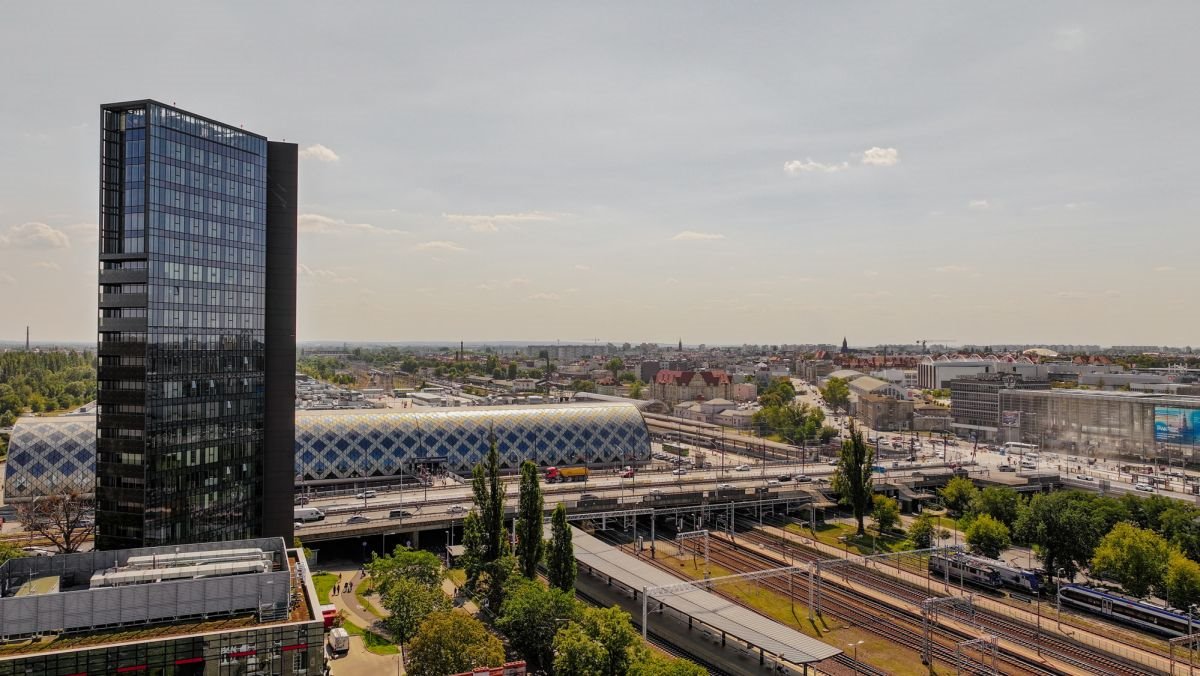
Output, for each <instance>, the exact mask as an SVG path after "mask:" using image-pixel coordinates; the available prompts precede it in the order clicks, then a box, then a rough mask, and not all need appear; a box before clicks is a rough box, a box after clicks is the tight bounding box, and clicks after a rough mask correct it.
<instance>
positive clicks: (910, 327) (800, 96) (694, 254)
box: [0, 3, 1200, 345]
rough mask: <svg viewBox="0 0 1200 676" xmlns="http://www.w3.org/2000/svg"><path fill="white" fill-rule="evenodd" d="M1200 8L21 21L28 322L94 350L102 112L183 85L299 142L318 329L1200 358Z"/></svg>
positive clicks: (390, 11)
mask: <svg viewBox="0 0 1200 676" xmlns="http://www.w3.org/2000/svg"><path fill="white" fill-rule="evenodd" d="M1085 8H1086V10H1087V11H1086V12H1085V11H1083V10H1084V9H1085ZM1197 13H1198V10H1197V8H1195V7H1192V6H1189V5H1176V6H1175V7H1174V8H1173V11H1172V12H1169V13H1167V12H1164V13H1158V14H1150V13H1147V12H1144V11H1139V10H1138V9H1136V8H1123V7H1119V6H1096V5H1058V6H1054V7H1040V6H1036V5H1027V6H1024V7H1021V8H1020V11H1016V12H1014V11H1013V8H1012V7H995V8H991V7H959V6H951V7H949V8H946V7H933V6H930V7H924V8H918V9H914V8H912V7H903V8H889V7H875V8H872V10H871V11H869V12H868V11H865V10H863V9H861V8H858V9H855V8H844V7H791V6H784V5H775V6H772V7H771V8H770V10H764V11H762V12H761V13H754V14H748V13H746V12H741V11H737V10H735V9H725V8H718V7H713V6H707V7H702V8H696V7H694V6H690V5H689V6H687V7H685V6H683V5H676V6H662V7H655V8H645V7H635V6H632V5H631V6H626V7H623V8H620V9H619V10H614V9H613V8H611V7H608V8H602V7H591V8H563V7H556V6H553V5H542V6H540V7H539V8H538V9H536V10H533V11H525V12H512V11H510V10H507V9H505V8H498V7H488V6H480V7H473V8H470V9H455V8H432V9H415V8H392V7H387V6H376V7H374V8H372V10H370V11H359V12H344V11H340V10H336V9H333V8H327V7H323V6H309V7H298V8H297V10H296V11H295V12H292V13H289V15H288V16H277V15H275V13H273V12H270V11H269V10H267V9H263V8H256V7H250V8H237V9H235V6H234V5H222V4H220V3H217V4H214V5H212V6H206V8H205V11H204V12H203V13H197V14H196V15H195V16H192V17H189V19H188V20H189V22H191V23H192V24H193V25H194V28H195V30H194V31H192V33H191V34H192V35H197V36H198V35H205V36H207V37H206V38H205V40H206V43H211V44H209V47H212V49H211V50H209V51H206V53H208V54H209V57H206V59H205V60H204V61H205V62H204V63H201V62H200V61H199V60H196V59H193V58H192V57H191V56H190V55H189V54H190V52H189V50H190V49H191V46H189V45H190V43H178V42H177V41H176V40H175V39H174V37H173V35H172V32H171V30H170V26H172V25H173V22H174V21H176V20H177V19H176V18H175V17H174V15H173V14H172V13H171V12H169V11H168V10H165V9H162V8H158V7H154V6H148V7H147V8H145V11H142V12H140V13H139V19H138V20H137V23H138V26H139V29H140V31H139V32H140V33H144V34H145V36H146V40H147V42H146V43H139V44H138V45H136V46H134V45H129V46H125V45H124V44H122V43H121V42H119V41H118V42H111V41H109V40H107V39H102V38H101V37H100V36H101V35H103V34H104V33H105V32H106V31H107V30H117V29H118V24H117V23H115V19H114V18H113V17H111V16H105V15H104V14H103V11H102V10H101V8H92V7H87V6H82V7H75V8H71V9H69V10H54V9H52V8H51V9H47V8H42V7H36V6H28V7H14V8H12V9H11V10H10V14H11V15H12V16H13V20H12V21H10V22H6V25H5V26H4V27H0V37H3V46H0V54H3V55H4V56H5V57H6V59H5V61H6V63H8V64H11V65H10V66H9V67H8V68H6V69H5V71H4V72H3V73H0V85H3V86H4V88H5V90H6V91H9V92H13V93H14V94H16V95H14V96H10V97H6V99H5V101H3V102H0V120H2V121H3V125H0V130H2V131H0V139H3V142H4V144H5V148H6V159H7V160H8V161H7V162H4V163H2V164H0V252H3V254H4V255H3V258H4V261H3V262H4V265H3V266H2V267H0V292H3V293H5V295H6V310H5V312H4V313H0V336H3V337H4V338H6V339H7V338H11V339H13V340H16V339H18V337H20V336H23V335H24V330H25V326H26V325H32V326H33V327H34V328H33V333H34V342H35V343H36V342H37V341H38V340H39V337H40V339H41V340H44V341H81V342H87V341H88V340H89V338H90V337H92V336H93V335H94V333H95V331H94V327H95V324H94V319H93V315H92V313H93V312H94V311H95V296H94V295H93V294H94V293H95V287H94V285H95V274H96V272H95V268H93V267H92V265H93V264H94V259H93V258H92V253H93V252H94V250H95V237H96V231H97V224H96V216H95V192H94V189H95V184H96V174H95V171H96V167H95V150H96V148H95V145H94V143H95V138H96V135H97V132H98V130H97V126H96V115H95V107H96V105H98V104H99V103H100V102H102V101H110V100H121V99H133V98H137V97H142V96H152V97H157V98H159V99H161V100H164V101H165V102H167V103H170V102H172V101H175V102H177V103H178V104H179V106H181V107H183V108H188V109H194V110H200V111H204V112H205V114H208V115H212V116H213V117H217V118H218V119H223V120H227V121H229V122H231V123H234V124H239V123H240V124H244V125H245V127H246V128H250V129H271V130H273V136H278V137H279V138H282V139H286V140H288V141H291V142H296V143H298V144H299V145H300V148H301V157H302V161H301V169H300V185H301V193H300V194H301V204H300V227H301V239H300V257H299V258H300V266H299V274H300V280H301V282H300V291H299V308H298V309H299V336H298V339H299V340H300V341H302V342H303V341H330V342H333V341H341V340H349V341H362V342H366V341H446V342H449V341H452V340H456V338H455V337H456V336H465V337H467V338H474V339H476V340H480V341H486V340H513V341H517V340H530V341H534V342H537V340H536V339H535V338H527V336H563V337H564V338H563V340H564V341H565V340H568V338H566V337H567V336H570V337H571V338H570V340H571V341H572V342H575V341H586V340H587V339H586V338H582V337H585V336H591V335H595V334H597V333H599V334H601V335H600V336H598V337H599V338H600V340H601V342H607V340H606V339H605V336H604V335H603V334H604V333H610V334H613V333H615V334H625V335H632V336H645V337H646V339H647V340H656V341H659V342H662V343H673V342H674V341H675V340H676V337H677V336H679V335H683V336H684V337H685V339H686V337H687V336H695V337H696V338H694V339H693V340H692V341H688V342H690V343H692V344H694V343H698V342H706V343H708V344H741V343H746V342H749V343H756V344H761V343H764V342H766V343H788V344H796V343H805V342H827V341H828V342H834V341H835V340H840V336H841V335H842V334H847V335H849V336H851V339H852V340H851V342H853V343H857V344H864V345H865V344H872V343H889V342H890V343H911V342H914V341H917V340H921V339H925V340H928V341H929V342H930V343H931V344H932V343H934V342H948V343H957V344H962V343H981V344H990V343H1018V342H1027V341H1040V342H1043V343H1048V344H1053V343H1088V344H1095V343H1099V344H1104V345H1111V344H1148V345H1187V344H1190V343H1191V342H1192V339H1191V338H1190V336H1192V335H1194V334H1195V333H1196V331H1197V329H1200V319H1197V318H1195V317H1193V316H1190V315H1187V314H1186V313H1185V310H1186V307H1187V306H1188V303H1187V292H1188V290H1189V289H1190V288H1194V287H1195V286H1196V282H1197V281H1200V279H1198V276H1197V273H1196V271H1195V268H1194V266H1190V265H1188V264H1187V263H1186V259H1185V258H1184V254H1185V252H1186V251H1188V250H1190V249H1193V248H1194V247H1195V245H1196V244H1197V243H1200V234H1197V231H1196V228H1195V227H1193V221H1194V220H1195V214H1196V213H1197V206H1200V204H1198V198H1197V197H1196V195H1195V193H1194V191H1193V190H1191V189H1190V186H1191V185H1193V184H1194V183H1195V179H1196V178H1197V176H1196V174H1197V170H1196V169H1195V168H1194V167H1193V166H1192V163H1190V162H1189V161H1188V160H1189V158H1190V157H1191V156H1193V155H1194V151H1195V150H1196V149H1197V145H1200V141H1197V139H1195V138H1194V137H1193V135H1188V134H1180V133H1179V130H1185V129H1188V128H1190V124H1191V119H1192V116H1193V115H1192V114H1193V112H1194V110H1195V109H1196V104H1197V103H1200V94H1197V93H1195V92H1194V91H1192V90H1190V89H1188V88H1186V87H1179V86H1178V85H1179V83H1181V82H1187V81H1188V80H1189V76H1190V72H1189V70H1188V66H1187V64H1188V63H1194V62H1195V60H1196V56H1198V54H1197V51H1198V50H1200V48H1197V47H1196V46H1195V45H1194V44H1192V42H1191V40H1190V36H1189V35H1188V33H1187V31H1188V27H1189V26H1190V25H1191V24H1192V21H1191V20H1189V19H1195V18H1197V17H1196V15H1197ZM268 14H270V15H271V16H270V21H271V22H272V23H273V24H274V25H275V30H274V31H273V32H271V33H268V34H259V33H258V32H257V31H254V34H253V39H251V38H250V33H251V29H250V26H255V25H261V24H262V22H263V21H265V20H266V15H268ZM233 17H237V18H238V19H239V20H238V21H232V20H231V19H232V18H233ZM351 36H353V38H354V39H353V40H350V39H349V38H350V37H351ZM145 49H149V50H151V51H152V52H155V53H157V54H159V55H160V58H159V59H157V60H156V61H155V62H154V63H153V64H149V65H148V67H146V68H143V69H140V71H138V72H134V71H130V72H129V73H127V74H125V75H123V77H122V78H121V80H120V84H119V85H114V84H113V82H112V81H109V80H107V79H106V78H104V77H101V74H103V73H105V72H106V71H107V69H108V67H109V66H108V65H107V63H104V62H106V61H108V60H109V59H115V60H117V61H120V60H121V59H122V58H125V57H130V56H132V55H133V54H140V53H141V52H142V50H145ZM101 51H104V52H106V53H107V54H109V56H108V57H106V59H89V58H88V55H89V54H93V53H98V52H101ZM32 54H36V58H34V57H31V56H30V55H32ZM246 64H254V67H253V68H246V67H245V65H246ZM217 72H220V75H216V73H217ZM264 80H269V81H271V82H272V83H273V85H272V86H271V87H269V88H265V89H264V87H263V82H264ZM31 111H36V114H34V113H32V112H31ZM614 322H615V323H619V324H620V325H621V329H620V330H618V331H612V330H611V328H609V329H604V327H611V326H612V324H613V323H614ZM602 329H604V330H602ZM541 340H549V339H548V338H543V339H541Z"/></svg>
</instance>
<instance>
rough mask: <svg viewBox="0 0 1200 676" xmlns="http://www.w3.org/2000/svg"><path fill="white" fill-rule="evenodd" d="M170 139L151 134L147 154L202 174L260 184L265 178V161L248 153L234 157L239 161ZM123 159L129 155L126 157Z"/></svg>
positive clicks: (167, 133) (214, 150) (213, 149)
mask: <svg viewBox="0 0 1200 676" xmlns="http://www.w3.org/2000/svg"><path fill="white" fill-rule="evenodd" d="M173 136H174V134H172V133H171V132H170V131H164V132H163V134H162V135H161V136H160V135H159V134H154V136H152V137H151V139H150V152H151V154H152V155H154V156H155V157H156V158H158V157H161V158H162V159H172V160H176V161H178V162H187V163H188V164H191V165H194V166H197V167H203V168H204V169H205V170H206V171H210V172H215V171H221V172H225V173H226V174H231V175H233V176H239V177H241V178H244V179H248V180H252V181H262V180H264V179H265V178H266V161H265V160H264V159H263V158H260V157H255V156H254V155H251V154H249V153H238V155H239V157H233V156H231V155H227V154H223V153H221V152H220V151H219V150H218V148H219V146H212V147H211V148H208V149H206V148H201V147H198V146H201V145H203V144H202V143H196V142H183V141H180V140H177V139H173V138H172V137H173ZM127 145H128V143H127ZM143 154H144V151H143ZM126 157H130V155H128V154H126Z"/></svg>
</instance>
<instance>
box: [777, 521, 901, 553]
mask: <svg viewBox="0 0 1200 676" xmlns="http://www.w3.org/2000/svg"><path fill="white" fill-rule="evenodd" d="M785 528H786V529H787V530H789V531H791V532H793V533H797V534H801V535H809V531H808V529H806V528H804V527H802V526H800V525H799V524H796V523H789V524H788V525H787V526H786V527H785ZM857 530H858V529H857V528H856V527H855V526H851V525H850V524H845V523H822V524H817V532H816V537H817V540H818V541H819V542H822V543H824V544H827V545H829V546H831V547H837V548H839V549H843V548H844V549H848V550H850V551H851V552H852V553H855V554H862V555H870V554H884V553H887V552H903V551H906V550H908V549H911V548H912V547H911V546H910V543H909V542H908V540H907V539H906V538H905V537H904V536H900V535H876V534H875V533H874V532H873V531H872V530H870V529H867V534H866V535H864V536H862V537H859V536H858V535H856V534H855V532H856V531H857ZM839 538H845V542H842V541H841V540H840V539H839Z"/></svg>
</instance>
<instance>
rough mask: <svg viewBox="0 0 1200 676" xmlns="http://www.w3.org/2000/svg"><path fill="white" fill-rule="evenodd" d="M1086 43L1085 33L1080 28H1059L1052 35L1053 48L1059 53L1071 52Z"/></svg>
mask: <svg viewBox="0 0 1200 676" xmlns="http://www.w3.org/2000/svg"><path fill="white" fill-rule="evenodd" d="M1086 42H1087V33H1084V32H1083V29H1082V28H1060V29H1058V31H1056V32H1055V33H1054V48H1055V49H1057V50H1058V51H1060V52H1073V51H1075V50H1077V49H1080V48H1082V47H1083V46H1084V44H1085V43H1086Z"/></svg>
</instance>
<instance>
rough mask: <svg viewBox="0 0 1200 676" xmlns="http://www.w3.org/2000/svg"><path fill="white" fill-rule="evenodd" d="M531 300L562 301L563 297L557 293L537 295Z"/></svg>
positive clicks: (530, 298)
mask: <svg viewBox="0 0 1200 676" xmlns="http://www.w3.org/2000/svg"><path fill="white" fill-rule="evenodd" d="M529 300H562V296H560V295H558V294H557V293H535V294H533V295H532V296H530V297H529Z"/></svg>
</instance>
